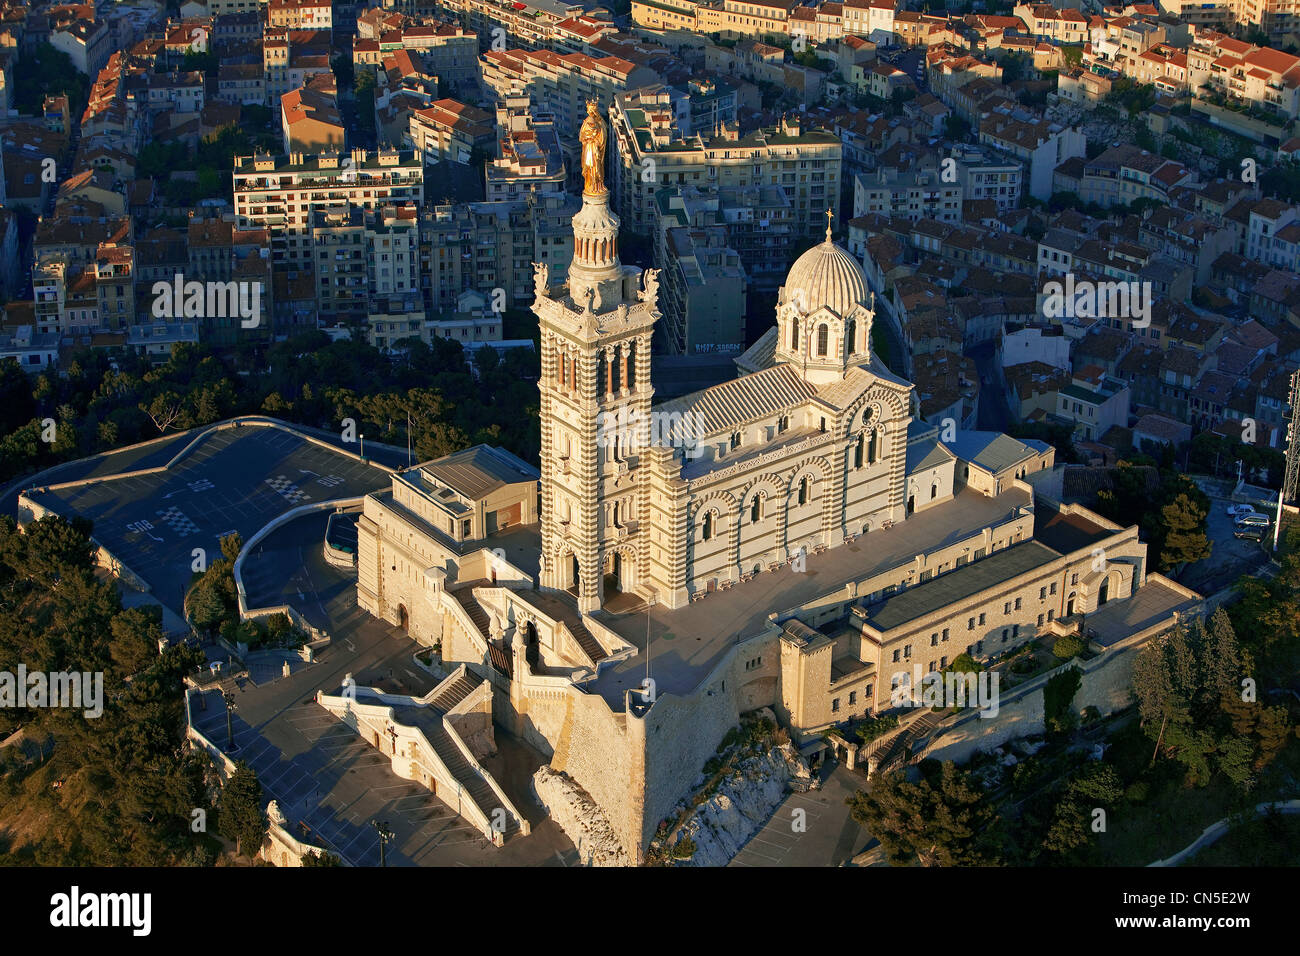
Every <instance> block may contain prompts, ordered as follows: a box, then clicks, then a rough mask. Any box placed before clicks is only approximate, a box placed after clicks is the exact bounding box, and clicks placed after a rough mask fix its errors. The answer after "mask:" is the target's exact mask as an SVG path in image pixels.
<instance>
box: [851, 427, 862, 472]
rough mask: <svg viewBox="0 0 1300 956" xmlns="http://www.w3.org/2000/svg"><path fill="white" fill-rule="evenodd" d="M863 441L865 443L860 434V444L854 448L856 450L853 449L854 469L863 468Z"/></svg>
mask: <svg viewBox="0 0 1300 956" xmlns="http://www.w3.org/2000/svg"><path fill="white" fill-rule="evenodd" d="M862 441H863V439H862V434H861V433H859V434H858V443H857V445H856V446H854V448H853V467H854V468H861V467H862Z"/></svg>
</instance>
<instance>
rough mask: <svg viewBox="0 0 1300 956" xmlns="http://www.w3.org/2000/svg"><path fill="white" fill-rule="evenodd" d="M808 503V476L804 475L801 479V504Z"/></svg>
mask: <svg viewBox="0 0 1300 956" xmlns="http://www.w3.org/2000/svg"><path fill="white" fill-rule="evenodd" d="M807 503H808V476H807V475H804V476H803V477H802V478H800V479H799V504H801V505H806V504H807Z"/></svg>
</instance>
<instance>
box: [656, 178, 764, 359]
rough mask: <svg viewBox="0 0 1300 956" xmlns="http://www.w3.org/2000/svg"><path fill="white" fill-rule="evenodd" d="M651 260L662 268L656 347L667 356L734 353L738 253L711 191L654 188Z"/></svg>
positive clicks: (741, 326)
mask: <svg viewBox="0 0 1300 956" xmlns="http://www.w3.org/2000/svg"><path fill="white" fill-rule="evenodd" d="M656 206H657V213H658V215H657V223H656V227H655V233H654V239H655V251H654V260H655V262H656V263H657V264H659V265H660V267H661V269H662V282H663V287H662V290H661V293H660V297H659V309H660V311H661V312H662V313H663V318H662V320H661V324H660V326H659V330H660V331H659V333H658V334H659V335H660V336H662V338H661V340H660V343H659V344H660V346H661V348H662V349H663V351H665V352H667V353H668V354H672V355H701V354H705V353H715V352H723V353H728V352H730V353H734V354H736V355H739V354H740V353H741V352H742V351H743V350H744V347H745V290H746V286H747V284H748V281H747V276H746V274H745V267H744V264H743V263H742V262H741V257H740V253H739V252H738V251H737V250H736V249H734V248H732V247H731V245H730V236H729V231H728V229H727V226H726V224H725V222H724V221H723V217H722V216H720V215H718V212H719V208H720V202H719V199H718V196H717V195H716V194H714V193H711V194H708V195H704V194H701V193H700V192H699V190H696V189H691V188H688V189H685V190H682V189H674V188H667V189H663V190H660V192H659V194H658V195H657V196H656Z"/></svg>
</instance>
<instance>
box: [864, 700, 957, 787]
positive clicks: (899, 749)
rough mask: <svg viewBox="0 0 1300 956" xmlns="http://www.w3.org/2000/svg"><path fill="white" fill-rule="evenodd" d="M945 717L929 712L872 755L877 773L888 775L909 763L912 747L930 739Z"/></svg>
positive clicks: (895, 735)
mask: <svg viewBox="0 0 1300 956" xmlns="http://www.w3.org/2000/svg"><path fill="white" fill-rule="evenodd" d="M943 717H944V715H943V714H936V713H934V711H931V710H927V711H926V712H925V713H924V714H922V715H921V716H920V717H918V718H917V719H916V720H914V721H913V722H912V723H910V724H908V725H907V726H906V727H904V728H903V729H902V730H901V731H899V732H898V733H896V734H894V736H893V737H891V738H889V739H888V740H887V741H886V742H885V743H884V745H883V746H882V747H881V748H880V749H879V750H878V751H876V752H875V753H873V754H870V756H872V757H874V758H875V759H876V773H888V772H889V771H891V770H896V769H898V768H899V767H901V766H904V765H906V764H907V763H909V762H910V761H909V758H910V756H911V753H912V745H913V744H915V743H916V742H917V741H920V740H924V739H925V738H926V737H928V736H929V735H930V734H931V733H932V732H933V731H934V729H935V728H936V727H938V726H939V722H940V721H941V720H943Z"/></svg>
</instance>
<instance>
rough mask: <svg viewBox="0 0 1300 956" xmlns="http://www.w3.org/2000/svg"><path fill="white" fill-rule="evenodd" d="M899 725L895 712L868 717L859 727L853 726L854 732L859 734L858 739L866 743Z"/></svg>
mask: <svg viewBox="0 0 1300 956" xmlns="http://www.w3.org/2000/svg"><path fill="white" fill-rule="evenodd" d="M897 726H898V718H897V717H895V716H894V715H893V714H882V715H881V716H879V717H868V718H867V719H866V720H864V721H862V722H861V723H860V724H858V725H857V727H855V728H853V732H854V734H856V735H857V738H858V740H860V741H862V742H863V743H864V744H865V743H868V742H870V741H872V740H875V739H876V738H877V737H879V736H881V735H882V734H887V733H889V731H891V730H893V729H894V728H895V727H897Z"/></svg>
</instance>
